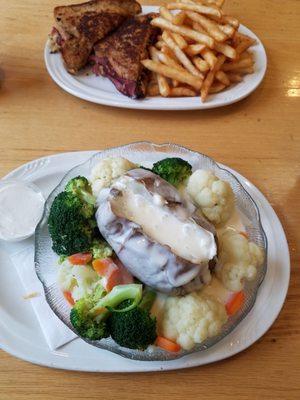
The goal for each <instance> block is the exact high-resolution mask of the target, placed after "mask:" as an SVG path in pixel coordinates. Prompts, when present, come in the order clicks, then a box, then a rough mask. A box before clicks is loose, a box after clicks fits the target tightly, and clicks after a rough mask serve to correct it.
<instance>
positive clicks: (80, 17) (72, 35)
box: [50, 0, 141, 74]
mask: <svg viewBox="0 0 300 400" xmlns="http://www.w3.org/2000/svg"><path fill="white" fill-rule="evenodd" d="M140 12H141V6H140V4H139V3H138V2H136V1H135V0H92V1H89V2H86V3H81V4H75V5H70V6H60V7H55V9H54V18H55V26H54V27H53V29H52V32H51V34H50V40H51V48H52V51H53V52H57V51H60V52H61V54H62V57H63V59H64V62H65V65H66V68H67V70H68V71H69V72H70V73H72V74H76V73H77V72H78V71H79V70H80V69H81V68H83V67H84V66H85V65H86V64H87V61H88V58H89V56H90V54H91V51H92V49H93V46H94V44H95V43H96V42H98V41H99V40H101V39H103V38H105V37H106V35H108V34H109V33H110V32H112V31H114V30H115V29H116V28H118V27H119V26H120V25H121V24H122V23H123V22H124V21H125V20H126V18H128V17H131V16H133V15H136V14H138V13H140Z"/></svg>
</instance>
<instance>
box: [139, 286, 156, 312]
mask: <svg viewBox="0 0 300 400" xmlns="http://www.w3.org/2000/svg"><path fill="white" fill-rule="evenodd" d="M155 299H156V292H155V291H154V290H150V289H147V290H146V291H145V294H144V296H143V298H142V301H141V302H140V304H139V308H142V309H143V310H145V311H148V312H149V311H150V310H151V308H152V306H153V303H154V301H155Z"/></svg>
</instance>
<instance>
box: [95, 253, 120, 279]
mask: <svg viewBox="0 0 300 400" xmlns="http://www.w3.org/2000/svg"><path fill="white" fill-rule="evenodd" d="M92 266H93V268H94V270H95V271H96V272H97V274H98V275H100V276H106V275H107V274H108V272H109V270H110V269H111V268H115V269H118V267H117V266H116V264H115V263H114V262H113V260H112V259H111V258H109V257H108V258H101V259H100V258H97V259H96V260H94V261H93V262H92Z"/></svg>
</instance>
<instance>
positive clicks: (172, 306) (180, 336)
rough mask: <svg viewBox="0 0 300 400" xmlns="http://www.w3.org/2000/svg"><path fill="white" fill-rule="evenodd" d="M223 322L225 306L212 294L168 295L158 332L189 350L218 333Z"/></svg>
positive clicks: (225, 319)
mask: <svg viewBox="0 0 300 400" xmlns="http://www.w3.org/2000/svg"><path fill="white" fill-rule="evenodd" d="M226 321H227V314H226V310H225V306H224V305H223V304H221V303H220V302H219V301H217V300H216V299H215V298H214V297H213V296H209V295H206V294H198V293H196V292H193V293H190V294H188V295H186V296H184V297H169V298H168V299H167V301H166V303H165V309H164V314H163V320H162V323H161V328H162V335H163V336H164V337H166V338H168V339H170V340H173V341H175V342H177V343H178V344H179V345H180V346H181V347H182V348H183V349H185V350H190V349H192V348H193V347H194V346H195V344H197V343H201V342H203V341H204V340H205V339H207V338H210V337H212V336H216V335H218V334H219V333H220V331H221V328H222V326H223V325H224V324H225V322H226Z"/></svg>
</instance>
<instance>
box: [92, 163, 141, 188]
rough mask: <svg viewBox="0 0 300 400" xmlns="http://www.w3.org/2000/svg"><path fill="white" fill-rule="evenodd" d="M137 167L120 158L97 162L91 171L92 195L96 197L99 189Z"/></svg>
mask: <svg viewBox="0 0 300 400" xmlns="http://www.w3.org/2000/svg"><path fill="white" fill-rule="evenodd" d="M136 167H137V165H136V164H133V163H132V162H131V161H129V160H126V158H122V157H114V158H113V157H110V158H105V159H103V160H101V161H99V163H98V164H96V165H95V166H94V167H93V169H92V171H91V177H90V178H91V179H90V180H91V183H92V189H93V194H94V195H95V196H97V195H98V193H99V192H100V190H101V189H103V188H106V187H109V186H110V185H111V184H112V182H113V181H114V180H115V179H117V178H119V177H120V176H121V175H123V174H125V173H126V172H127V171H129V170H130V169H133V168H136Z"/></svg>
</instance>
